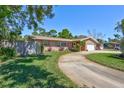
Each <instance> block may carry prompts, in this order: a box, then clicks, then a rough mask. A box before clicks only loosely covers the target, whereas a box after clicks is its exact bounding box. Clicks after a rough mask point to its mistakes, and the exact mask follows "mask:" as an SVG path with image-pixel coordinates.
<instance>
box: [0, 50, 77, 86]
mask: <svg viewBox="0 0 124 93" xmlns="http://www.w3.org/2000/svg"><path fill="white" fill-rule="evenodd" d="M66 53H68V52H64V51H63V52H48V53H45V54H44V55H42V56H32V57H15V58H12V59H6V60H5V61H4V62H2V64H0V87H24V88H27V87H37V88H38V87H46V88H47V87H60V88H61V87H77V86H76V85H75V84H74V83H73V82H72V81H71V80H70V79H69V78H68V77H66V76H65V75H64V74H63V73H62V72H61V70H60V69H59V67H58V59H59V57H60V56H61V55H64V54H66ZM1 58H2V56H1V57H0V60H1Z"/></svg>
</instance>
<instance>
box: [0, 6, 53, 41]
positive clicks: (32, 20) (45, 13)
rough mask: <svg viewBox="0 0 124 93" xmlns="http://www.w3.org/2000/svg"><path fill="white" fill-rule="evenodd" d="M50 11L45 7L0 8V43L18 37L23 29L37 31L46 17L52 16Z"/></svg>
mask: <svg viewBox="0 0 124 93" xmlns="http://www.w3.org/2000/svg"><path fill="white" fill-rule="evenodd" d="M52 9H53V6H47V5H38V6H34V5H27V6H20V5H18V6H16V5H14V6H10V5H6V6H0V41H1V40H3V39H12V38H11V36H12V37H14V36H16V37H17V36H19V35H20V34H21V31H22V30H23V29H24V27H27V28H28V29H34V30H35V29H39V28H40V26H41V25H42V24H43V21H44V19H45V18H46V17H48V18H52V17H53V16H54V13H52ZM9 37H10V38H9ZM13 40H15V39H13Z"/></svg>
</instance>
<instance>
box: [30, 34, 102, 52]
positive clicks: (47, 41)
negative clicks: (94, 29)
mask: <svg viewBox="0 0 124 93" xmlns="http://www.w3.org/2000/svg"><path fill="white" fill-rule="evenodd" d="M32 40H34V41H36V42H39V43H40V44H42V45H43V46H44V50H45V51H51V50H54V51H58V50H66V49H71V48H72V47H73V46H74V45H75V44H76V43H79V42H80V41H84V42H85V44H84V45H82V46H81V47H80V51H91V50H100V49H101V44H100V43H99V42H98V41H97V40H96V39H94V38H93V37H84V38H80V39H64V38H55V37H45V36H32Z"/></svg>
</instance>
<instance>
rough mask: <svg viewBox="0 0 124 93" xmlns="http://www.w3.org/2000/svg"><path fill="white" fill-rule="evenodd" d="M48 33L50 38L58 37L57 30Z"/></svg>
mask: <svg viewBox="0 0 124 93" xmlns="http://www.w3.org/2000/svg"><path fill="white" fill-rule="evenodd" d="M48 33H49V36H51V37H57V31H56V30H55V29H52V30H50V31H49V32H48Z"/></svg>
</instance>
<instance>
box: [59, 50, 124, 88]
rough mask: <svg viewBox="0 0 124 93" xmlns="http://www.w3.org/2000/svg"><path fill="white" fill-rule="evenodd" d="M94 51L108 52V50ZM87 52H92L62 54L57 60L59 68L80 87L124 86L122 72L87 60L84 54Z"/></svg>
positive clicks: (123, 74)
mask: <svg viewBox="0 0 124 93" xmlns="http://www.w3.org/2000/svg"><path fill="white" fill-rule="evenodd" d="M95 52H98V53H103V52H104V53H108V52H109V53H110V51H95ZM111 52H112V53H117V52H113V51H111ZM89 53H94V52H79V53H71V54H67V55H64V56H62V57H61V58H60V60H59V67H60V69H61V70H62V71H63V73H65V74H66V75H67V76H68V77H69V78H70V79H71V80H72V81H74V82H75V83H77V85H79V86H80V87H84V84H85V85H87V86H88V87H98V88H114V87H121V88H122V87H124V72H122V71H118V70H114V69H111V68H108V67H105V66H102V65H99V64H97V63H94V62H91V61H89V60H87V59H86V58H85V57H84V55H86V54H89ZM118 53H119V52H118Z"/></svg>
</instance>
